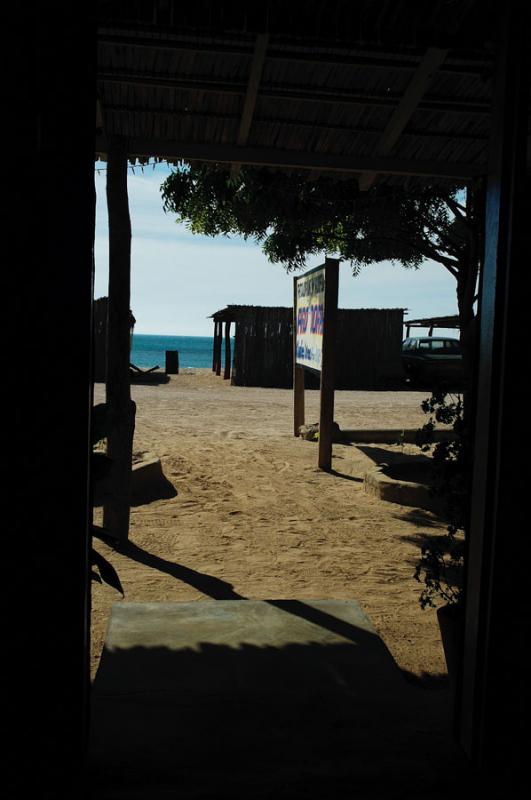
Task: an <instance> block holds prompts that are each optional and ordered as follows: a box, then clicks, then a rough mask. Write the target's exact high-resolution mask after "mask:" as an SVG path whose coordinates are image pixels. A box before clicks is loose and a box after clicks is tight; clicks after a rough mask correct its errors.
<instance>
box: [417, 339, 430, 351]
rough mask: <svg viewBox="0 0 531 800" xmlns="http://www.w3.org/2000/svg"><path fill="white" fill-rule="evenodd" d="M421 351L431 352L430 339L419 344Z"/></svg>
mask: <svg viewBox="0 0 531 800" xmlns="http://www.w3.org/2000/svg"><path fill="white" fill-rule="evenodd" d="M419 350H431V342H430V341H429V340H428V339H423V340H421V341H420V342H419Z"/></svg>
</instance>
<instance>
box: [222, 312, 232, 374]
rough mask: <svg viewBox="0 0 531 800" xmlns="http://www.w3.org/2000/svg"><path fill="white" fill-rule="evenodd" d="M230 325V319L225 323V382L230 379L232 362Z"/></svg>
mask: <svg viewBox="0 0 531 800" xmlns="http://www.w3.org/2000/svg"><path fill="white" fill-rule="evenodd" d="M230 325H231V323H230V320H229V319H228V320H227V321H226V323H225V372H224V373H223V379H224V380H228V378H230V362H231V352H230ZM220 362H221V359H220Z"/></svg>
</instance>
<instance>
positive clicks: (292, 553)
mask: <svg viewBox="0 0 531 800" xmlns="http://www.w3.org/2000/svg"><path fill="white" fill-rule="evenodd" d="M427 394H428V393H427V392H409V391H404V392H365V391H349V392H336V412H335V419H336V421H337V422H338V423H339V425H340V426H341V428H343V429H355V428H365V429H371V428H374V429H382V428H398V429H402V428H418V427H420V426H421V425H422V424H423V423H424V422H425V421H426V418H425V415H424V414H423V413H422V411H421V409H420V403H421V401H422V400H423V399H424V398H425V397H426V396H427ZM132 395H133V399H134V400H135V402H136V404H137V418H136V430H135V444H134V449H135V451H149V452H150V453H153V454H154V455H156V456H158V457H159V458H160V459H161V462H162V467H163V471H164V475H165V476H166V478H167V479H168V481H169V482H170V483H171V485H172V487H173V489H171V492H166V495H168V494H174V496H172V497H169V496H166V497H165V498H162V499H158V500H154V501H152V502H149V503H146V504H144V505H137V506H134V507H133V508H132V510H131V527H130V542H129V544H128V545H127V547H126V549H125V551H124V552H116V551H113V550H111V549H110V548H108V547H106V546H105V545H104V544H102V543H101V542H97V549H98V550H99V551H100V552H101V553H102V554H103V555H105V556H106V557H107V558H108V559H109V560H110V561H111V563H112V564H113V565H114V566H115V568H116V570H117V571H118V573H119V576H120V579H121V582H122V585H123V587H124V591H125V600H126V601H128V602H142V601H146V602H168V601H198V602H201V600H204V599H209V598H217V599H229V598H231V597H242V598H249V599H272V598H278V599H280V598H293V599H355V600H357V601H358V602H359V603H360V604H361V605H362V607H363V609H364V610H365V612H366V613H367V614H368V615H369V617H370V618H371V620H372V622H373V624H374V625H375V627H376V629H377V631H378V632H379V634H380V636H381V637H382V639H383V641H384V642H385V644H386V646H387V647H388V649H389V650H390V652H391V654H392V655H393V657H394V659H395V660H396V662H397V664H398V665H399V667H400V668H401V669H402V670H404V671H405V673H406V674H407V675H409V676H410V677H411V679H412V680H415V681H416V680H418V679H421V680H423V681H424V683H425V684H426V685H428V684H429V685H432V684H433V685H438V683H439V681H440V683H441V685H444V682H445V677H446V666H445V662H444V655H443V650H442V645H441V641H440V633H439V629H438V625H437V620H436V615H435V611H434V610H433V609H431V610H424V611H423V610H422V609H421V607H420V605H419V601H418V598H419V594H420V591H421V588H422V587H421V584H419V583H418V582H417V581H416V580H415V578H414V569H415V563H416V561H417V559H418V556H419V553H420V549H419V547H420V544H421V542H422V541H423V540H424V537H425V536H433V535H437V534H440V533H442V532H444V524H443V523H442V522H441V521H440V520H439V519H438V518H437V517H435V516H434V515H432V514H431V513H430V512H428V511H423V510H421V509H415V508H412V507H405V506H400V505H396V504H394V503H388V502H385V501H383V500H380V499H379V498H377V497H374V496H372V495H370V494H368V493H367V492H366V491H365V489H364V484H363V475H364V473H365V471H366V470H367V469H371V468H372V467H374V464H375V462H378V461H381V460H382V459H385V453H386V450H397V451H400V450H402V448H403V451H404V452H405V453H418V452H419V451H418V448H416V447H415V446H414V445H407V444H406V445H400V444H398V443H397V444H396V445H391V446H385V445H381V444H374V445H371V444H367V445H359V446H355V445H346V444H337V445H334V460H333V468H334V470H335V473H334V474H328V473H325V472H322V471H320V470H318V469H317V445H316V444H315V443H312V442H308V441H303V440H301V439H298V438H295V437H294V436H293V435H292V426H293V422H292V419H293V417H292V402H293V400H292V392H291V391H289V390H281V389H260V388H242V387H236V386H231V385H230V382H229V381H224V380H223V379H222V378H219V377H216V376H215V375H213V374H212V372H211V371H210V370H194V371H191V370H190V371H188V370H187V371H184V372H183V373H181V374H180V375H178V376H172V378H171V381H170V382H169V383H168V384H161V385H145V386H138V385H137V386H133V387H132ZM103 400H104V387H103V386H102V385H101V384H97V385H96V386H95V402H102V401H103ZM318 406H319V395H318V392H316V391H311V392H309V391H307V392H306V421H307V423H312V422H316V421H317V420H318V416H319V412H318ZM170 488H171V487H170ZM99 520H101V509H95V521H96V522H98V521H99ZM115 602H121V597H120V595H119V594H117V592H116V591H114V590H113V589H111V588H110V587H108V586H106V585H100V584H93V592H92V650H91V668H92V674H93V675H94V674H95V671H96V669H97V665H98V661H99V657H100V653H101V649H102V647H103V642H104V637H105V631H106V626H107V622H108V619H109V615H110V609H111V606H112V604H113V603H115Z"/></svg>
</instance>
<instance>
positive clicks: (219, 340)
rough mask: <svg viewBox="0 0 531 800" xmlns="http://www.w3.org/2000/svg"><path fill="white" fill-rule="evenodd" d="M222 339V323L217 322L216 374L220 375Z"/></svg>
mask: <svg viewBox="0 0 531 800" xmlns="http://www.w3.org/2000/svg"><path fill="white" fill-rule="evenodd" d="M222 339H223V323H222V322H218V332H217V336H216V375H221V344H222Z"/></svg>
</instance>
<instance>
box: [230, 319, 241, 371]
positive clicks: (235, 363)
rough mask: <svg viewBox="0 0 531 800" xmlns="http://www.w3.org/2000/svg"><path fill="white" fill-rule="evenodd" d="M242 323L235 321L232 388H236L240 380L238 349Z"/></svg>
mask: <svg viewBox="0 0 531 800" xmlns="http://www.w3.org/2000/svg"><path fill="white" fill-rule="evenodd" d="M239 334H240V323H239V322H238V321H237V320H235V321H234V355H233V356H232V369H231V373H230V383H231V386H236V381H237V380H238V378H237V375H238V357H239V356H238V349H239V345H240V335H239Z"/></svg>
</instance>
